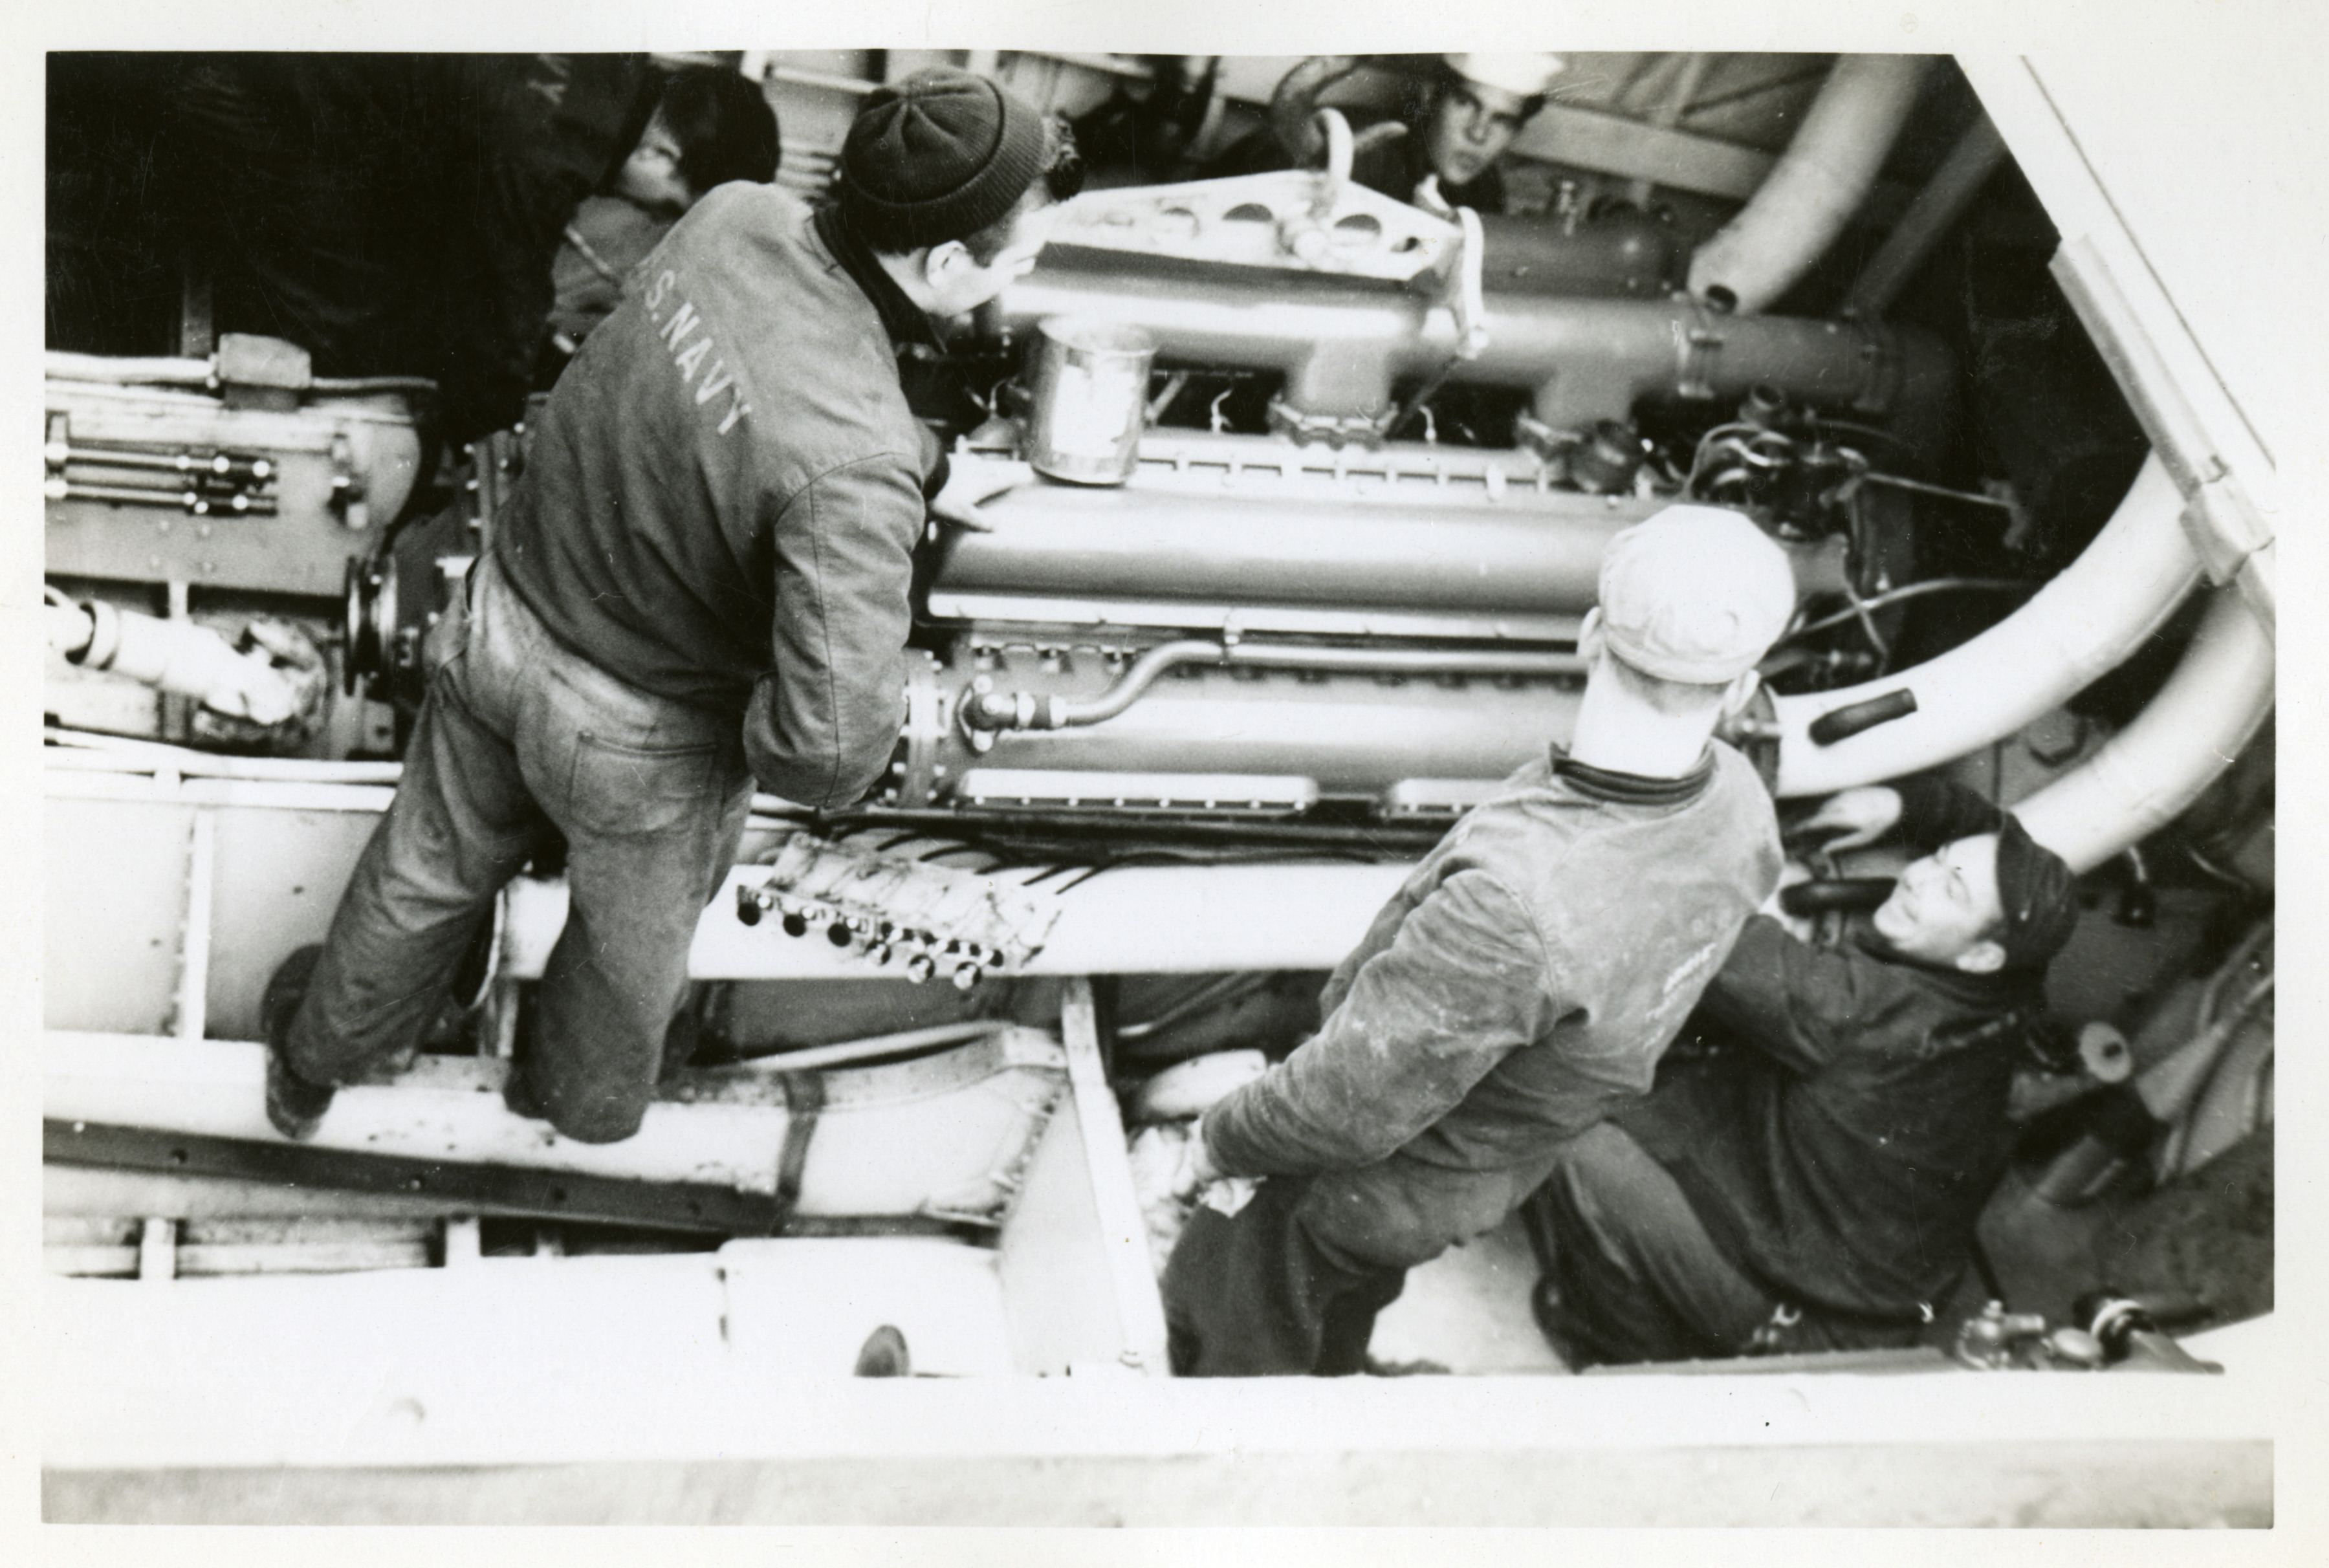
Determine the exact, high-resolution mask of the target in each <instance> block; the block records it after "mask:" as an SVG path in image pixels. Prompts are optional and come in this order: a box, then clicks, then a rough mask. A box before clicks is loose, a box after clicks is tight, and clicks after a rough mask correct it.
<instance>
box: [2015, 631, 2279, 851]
mask: <svg viewBox="0 0 2329 1568" xmlns="http://www.w3.org/2000/svg"><path fill="white" fill-rule="evenodd" d="M2273 693H2274V684H2273V638H2272V636H2271V635H2270V634H2268V632H2267V631H2266V630H2265V628H2264V627H2263V625H2262V624H2259V623H2258V620H2257V617H2256V615H2254V614H2253V613H2252V612H2251V611H2250V609H2249V607H2248V606H2247V605H2246V603H2245V602H2244V601H2243V600H2242V598H2241V597H2240V595H2239V590H2238V589H2236V588H2229V587H2228V588H2218V589H2215V590H2213V591H2212V592H2211V594H2210V602H2209V606H2208V613H2207V615H2206V617H2205V618H2204V619H2203V620H2202V622H2201V624H2200V628H2199V631H2198V632H2197V633H2196V634H2194V635H2193V637H2192V645H2191V646H2190V648H2188V649H2187V650H2185V652H2184V654H2183V661H2182V662H2180V663H2178V664H2177V665H2176V667H2175V672H2174V673H2173V675H2171V676H2169V677H2168V679H2167V683H2166V684H2165V685H2164V686H2162V687H2161V688H2160V689H2159V694H2158V695H2157V696H2155V697H2154V698H2153V699H2152V700H2151V704H2150V706H2149V707H2147V708H2145V709H2144V710H2143V712H2142V714H2141V715H2140V716H2139V717H2138V718H2136V720H2135V721H2134V722H2133V723H2131V724H2129V725H2128V726H2127V727H2126V728H2125V729H2122V730H2120V731H2119V732H2118V734H2117V735H2116V736H2113V737H2111V739H2110V740H2109V741H2108V742H2107V743H2106V744H2105V745H2104V746H2103V747H2102V748H2101V749H2100V750H2099V751H2098V752H2096V753H2095V755H2094V756H2091V757H2089V759H2088V760H2087V761H2086V763H2085V764H2083V765H2081V766H2079V768H2078V769H2077V770H2075V771H2074V772H2072V773H2070V774H2069V775H2066V776H2064V777H2062V778H2060V779H2058V780H2057V781H2055V782H2054V783H2053V784H2050V785H2048V786H2047V787H2046V788H2045V789H2043V790H2041V791H2040V792H2039V793H2036V794H2034V795H2032V796H2031V797H2030V798H2029V799H2028V800H2026V801H2023V802H2022V803H2020V804H2019V805H2017V806H2015V807H2014V814H2015V815H2017V816H2019V817H2020V818H2021V819H2022V822H2023V826H2025V827H2027V828H2028V829H2029V830H2030V836H2031V837H2032V838H2033V839H2036V840H2038V841H2039V842H2040V843H2042V844H2044V845H2045V846H2046V847H2047V848H2048V849H2050V850H2053V851H2054V852H2055V853H2056V854H2058V855H2060V856H2061V857H2062V858H2063V859H2065V860H2067V861H2069V862H2070V866H2071V868H2072V869H2075V870H2081V871H2083V870H2086V869H2089V868H2091V867H2095V866H2098V865H2100V864H2102V863H2103V862H2104V861H2105V860H2107V859H2110V858H2111V857H2112V856H2113V855H2116V854H2117V853H2118V852H2119V850H2123V849H2125V848H2126V846H2127V845H2129V844H2133V843H2137V842H2139V841H2141V840H2143V839H2144V838H2145V836H2147V835H2148V834H2150V833H2152V832H2153V831H2155V830H2157V829H2158V828H2160V827H2163V826H2164V825H2165V824H2166V823H2167V822H2170V821H2172V820H2173V818H2174V817H2175V816H2176V814H2177V813H2178V812H2182V811H2183V809H2184V808H2185V807H2187V806H2189V805H2190V804H2191V803H2192V802H2193V801H2194V800H2196V799H2198V798H2199V796H2200V793H2201V792H2202V790H2204V789H2206V788H2207V787H2208V785H2209V784H2211V783H2212V782H2214V780H2215V779H2216V777H2217V775H2220V774H2221V773H2222V772H2223V771H2224V770H2225V769H2226V768H2227V767H2230V765H2231V760H2232V758H2234V757H2236V756H2239V753H2240V748H2241V747H2242V746H2246V745H2247V744H2248V743H2249V740H2250V739H2251V738H2253V737H2254V736H2255V735H2256V732H2257V730H2258V728H2260V727H2262V725H2263V723H2264V721H2265V718H2267V716H2268V715H2269V714H2270V713H2271V712H2272V706H2273Z"/></svg>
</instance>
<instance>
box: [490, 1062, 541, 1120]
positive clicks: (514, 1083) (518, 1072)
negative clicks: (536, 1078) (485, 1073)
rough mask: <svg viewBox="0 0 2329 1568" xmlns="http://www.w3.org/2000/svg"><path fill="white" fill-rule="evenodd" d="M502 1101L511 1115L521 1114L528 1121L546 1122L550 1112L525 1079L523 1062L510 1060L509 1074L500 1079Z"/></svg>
mask: <svg viewBox="0 0 2329 1568" xmlns="http://www.w3.org/2000/svg"><path fill="white" fill-rule="evenodd" d="M502 1103H503V1104H504V1105H505V1106H507V1107H508V1108H509V1113H510V1114H511V1115H513V1116H523V1117H524V1118H525V1119H526V1120H527V1121H529V1122H547V1121H549V1120H550V1113H549V1111H548V1110H546V1109H544V1108H543V1106H542V1099H541V1096H539V1095H537V1094H535V1093H534V1092H533V1084H529V1083H527V1082H526V1081H525V1064H524V1063H523V1062H512V1063H511V1064H510V1065H509V1075H508V1076H506V1077H504V1079H503V1080H502Z"/></svg>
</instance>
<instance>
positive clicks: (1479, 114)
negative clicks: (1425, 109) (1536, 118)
mask: <svg viewBox="0 0 2329 1568" xmlns="http://www.w3.org/2000/svg"><path fill="white" fill-rule="evenodd" d="M1527 101H1528V100H1527V99H1523V98H1522V97H1521V96H1520V95H1519V94H1518V93H1515V92H1507V91H1505V90H1504V89H1503V88H1500V87H1490V86H1488V85H1487V84H1486V83H1485V82H1477V81H1454V82H1450V83H1448V85H1447V87H1446V88H1445V89H1443V90H1442V91H1441V92H1440V94H1439V100H1438V102H1437V103H1435V104H1433V105H1432V106H1431V116H1430V117H1429V119H1427V120H1426V121H1425V122H1424V126H1423V135H1424V149H1425V152H1426V154H1427V155H1429V157H1430V159H1431V166H1432V168H1433V169H1434V170H1436V171H1438V175H1439V179H1440V183H1442V184H1447V185H1468V184H1470V183H1472V182H1473V181H1475V180H1476V179H1478V178H1479V177H1480V176H1481V175H1482V174H1485V173H1487V170H1488V165H1489V164H1493V163H1495V161H1496V160H1497V159H1498V158H1500V157H1502V156H1504V149H1505V148H1506V147H1509V146H1512V145H1513V137H1514V136H1518V135H1520V134H1521V110H1522V109H1523V107H1525V105H1526V104H1527Z"/></svg>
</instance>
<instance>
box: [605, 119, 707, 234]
mask: <svg viewBox="0 0 2329 1568" xmlns="http://www.w3.org/2000/svg"><path fill="white" fill-rule="evenodd" d="M680 151H681V149H680V146H679V138H678V137H677V136H673V135H672V134H671V129H670V127H667V126H665V124H664V123H663V116H662V115H661V114H657V115H656V116H655V118H653V119H651V120H649V121H648V122H647V128H646V130H644V131H642V132H640V133H639V140H638V145H637V146H635V147H633V148H632V149H631V155H630V156H629V157H627V158H625V159H624V160H623V166H622V169H621V171H620V172H619V173H618V174H616V176H615V194H617V195H618V196H620V197H622V198H623V199H624V200H625V201H627V202H635V203H636V204H637V205H639V206H641V207H645V208H646V210H647V211H650V212H661V213H665V214H667V215H670V216H674V217H675V216H677V215H678V214H679V213H682V212H684V211H687V210H688V209H689V208H690V207H692V206H693V205H694V204H695V192H694V191H693V190H692V189H690V188H689V186H688V183H687V182H686V181H685V180H684V179H682V178H681V177H680V174H679V160H680Z"/></svg>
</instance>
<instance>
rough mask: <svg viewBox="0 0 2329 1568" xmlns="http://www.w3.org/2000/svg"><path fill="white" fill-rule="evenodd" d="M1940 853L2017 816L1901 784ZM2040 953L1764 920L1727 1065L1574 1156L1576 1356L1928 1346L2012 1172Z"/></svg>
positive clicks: (1567, 1215)
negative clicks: (1973, 957)
mask: <svg viewBox="0 0 2329 1568" xmlns="http://www.w3.org/2000/svg"><path fill="white" fill-rule="evenodd" d="M1897 787H1898V788H1899V789H1900V794H1901V797H1902V811H1901V819H1900V834H1901V837H1902V839H1903V840H1904V841H1905V842H1906V843H1907V845H1908V847H1909V850H1911V852H1913V853H1917V854H1927V853H1930V852H1931V851H1933V850H1938V849H1939V848H1941V847H1942V846H1943V845H1945V844H1948V843H1952V842H1955V841H1956V840H1958V839H1961V838H1966V837H1969V836H1971V835H1974V834H1977V833H1985V832H1994V831H1996V830H1997V827H1998V825H1999V822H2000V821H2001V820H2002V819H2001V816H2000V813H1999V812H1998V810H1997V808H1996V807H1995V806H1994V805H1993V804H1992V803H1990V802H1988V801H1987V800H1985V799H1984V798H1983V797H1981V796H1979V795H1976V794H1975V793H1972V792H1971V791H1968V790H1963V789H1960V788H1958V787H1957V786H1955V785H1953V784H1948V783H1947V782H1946V781H1943V780H1940V779H1936V778H1919V779H1911V780H1906V781H1903V782H1902V783H1901V784H1900V785H1898V786H1897ZM2044 1009H2045V986H2044V972H2043V970H2042V969H2040V970H2032V969H2018V970H2017V969H2007V970H2004V971H2000V972H1995V973H1991V974H1968V973H1966V972H1963V971H1961V970H1957V969H1955V968H1950V967H1946V966H1941V965H1935V964H1928V963H1922V962H1918V961H1916V960H1914V959H1909V958H1905V957H1902V956H1901V955H1900V954H1899V953H1894V952H1892V951H1891V949H1890V948H1889V947H1888V946H1886V944H1885V943H1884V941H1883V939H1882V938H1881V936H1878V935H1877V934H1875V932H1874V930H1873V929H1872V927H1870V926H1868V925H1866V923H1865V921H1864V920H1861V921H1855V922H1854V923H1853V926H1852V927H1851V928H1850V929H1849V930H1848V931H1847V933H1846V934H1845V938H1844V940H1843V943H1842V944H1839V945H1837V946H1835V947H1832V948H1831V947H1821V946H1815V945H1813V944H1810V943H1806V942H1801V941H1798V940H1797V939H1796V938H1795V937H1794V936H1792V935H1790V934H1788V933H1787V931H1786V930H1785V929H1784V928H1783V927H1782V926H1781V925H1779V923H1778V922H1777V921H1776V920H1772V919H1770V918H1768V916H1762V915H1758V916H1757V917H1756V918H1754V919H1753V920H1750V921H1749V922H1748V923H1747V928H1746V930H1745V931H1743V932H1741V933H1740V937H1739V943H1738V945H1737V946H1736V947H1734V948H1733V949H1732V950H1731V953H1730V959H1729V960H1728V961H1727V962H1725V963H1724V964H1723V966H1722V968H1721V972H1719V973H1718V974H1717V975H1716V976H1715V978H1714V981H1713V983H1712V984H1711V986H1709V987H1708V988H1707V992H1706V998H1705V1002H1704V1004H1703V1006H1702V1009H1701V1011H1702V1015H1703V1017H1704V1019H1706V1024H1707V1028H1708V1030H1709V1032H1710V1033H1711V1034H1713V1035H1715V1036H1718V1037H1719V1038H1721V1039H1722V1040H1724V1041H1725V1042H1727V1043H1726V1044H1725V1045H1724V1046H1723V1047H1721V1049H1719V1050H1718V1051H1717V1052H1715V1053H1714V1055H1712V1056H1711V1057H1708V1058H1705V1059H1702V1060H1693V1061H1689V1062H1670V1063H1669V1064H1668V1067H1667V1072H1666V1073H1665V1075H1663V1076H1662V1077H1661V1079H1660V1082H1659V1084H1658V1086H1657V1090H1656V1092H1655V1094H1652V1095H1651V1096H1650V1098H1649V1099H1648V1100H1647V1101H1645V1102H1644V1103H1641V1104H1639V1105H1636V1106H1632V1107H1629V1108H1627V1110H1625V1111H1623V1112H1621V1113H1619V1114H1617V1116H1616V1117H1614V1118H1613V1119H1612V1121H1611V1122H1609V1123H1608V1124H1606V1125H1604V1126H1601V1127H1597V1128H1595V1129H1594V1130H1593V1131H1592V1132H1591V1133H1589V1134H1588V1135H1587V1136H1586V1137H1583V1138H1580V1139H1579V1140H1578V1141H1576V1142H1575V1143H1573V1144H1571V1145H1570V1148H1569V1149H1568V1150H1565V1151H1564V1152H1563V1154H1562V1156H1561V1161H1560V1163H1559V1165H1558V1167H1557V1168H1556V1169H1555V1170H1554V1172H1553V1176H1552V1179H1551V1181H1550V1182H1549V1183H1548V1184H1547V1186H1546V1188H1545V1189H1544V1192H1543V1195H1542V1198H1541V1199H1540V1201H1541V1202H1542V1203H1543V1204H1544V1205H1545V1206H1546V1214H1547V1217H1548V1218H1549V1219H1550V1220H1551V1230H1552V1235H1553V1254H1554V1267H1553V1272H1554V1277H1555V1280H1556V1281H1557V1282H1558V1285H1559V1291H1560V1300H1561V1319H1562V1320H1563V1328H1564V1329H1565V1333H1564V1338H1567V1339H1568V1340H1569V1342H1570V1344H1569V1348H1570V1350H1571V1351H1572V1352H1573V1353H1574V1354H1575V1355H1576V1357H1578V1358H1579V1360H1582V1361H1584V1362H1588V1363H1591V1362H1622V1361H1664V1360H1681V1359H1685V1358H1692V1357H1717V1356H1738V1355H1743V1354H1746V1353H1748V1352H1749V1351H1750V1350H1752V1351H1761V1350H1775V1351H1794V1350H1825V1349H1860V1348H1874V1347H1888V1346H1902V1345H1909V1344H1913V1343H1915V1342H1916V1341H1917V1340H1918V1338H1919V1337H1920V1336H1921V1334H1922V1333H1923V1331H1924V1326H1925V1324H1927V1323H1928V1322H1929V1321H1930V1320H1931V1319H1932V1318H1933V1316H1934V1314H1935V1313H1936V1311H1937V1310H1938V1307H1939V1306H1940V1305H1941V1304H1942V1303H1943V1302H1944V1301H1945V1300H1947V1297H1948V1295H1949V1293H1950V1291H1951V1290H1952V1289H1953V1288H1954V1286H1955V1285H1956V1283H1957V1279H1958V1277H1959V1276H1960V1275H1961V1274H1962V1273H1963V1272H1964V1271H1965V1267H1966V1260H1967V1258H1968V1256H1969V1254H1970V1251H1971V1247H1972V1242H1973V1233H1974V1225H1975V1221H1976V1220H1977V1219H1978V1218H1979V1216H1980V1214H1981V1209H1982V1206H1983V1205H1984V1203H1985V1202H1986V1201H1987V1199H1988V1197H1989V1194H1990V1191H1991V1189H1992V1188H1994V1186H1995V1185H1996V1183H1997V1180H1998V1178H1999V1177H2000V1176H2002V1175H2003V1174H2004V1170H2005V1165H2006V1160H2007V1158H2008V1156H2009V1154H2010V1152H2011V1149H2012V1131H2013V1130H2012V1128H2011V1127H2010V1126H2009V1125H2008V1123H2007V1122H2006V1119H2005V1109H2006V1099H2007V1096H2008V1094H2009V1092H2010V1091H2011V1089H2012V1086H2013V1069H2014V1064H2015V1062H2016V1061H2017V1060H2018V1059H2020V1058H2021V1057H2022V1055H2023V1051H2022V1048H2021V1047H2022V1043H2023V1040H2024V1038H2026V1030H2027V1029H2028V1028H2029V1027H2031V1025H2032V1022H2033V1021H2034V1020H2035V1019H2037V1018H2038V1017H2039V1016H2040V1015H2041V1013H2042V1012H2043V1011H2044Z"/></svg>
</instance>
